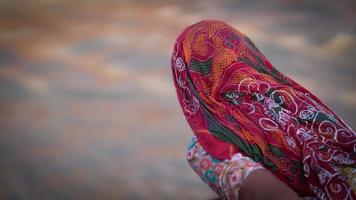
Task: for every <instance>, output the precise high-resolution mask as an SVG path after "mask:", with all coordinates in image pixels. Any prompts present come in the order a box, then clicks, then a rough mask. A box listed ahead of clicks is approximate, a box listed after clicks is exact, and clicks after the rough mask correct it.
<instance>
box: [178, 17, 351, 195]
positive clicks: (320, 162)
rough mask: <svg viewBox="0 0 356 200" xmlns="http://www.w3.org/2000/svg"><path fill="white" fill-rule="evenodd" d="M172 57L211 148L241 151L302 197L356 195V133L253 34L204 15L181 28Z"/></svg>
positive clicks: (202, 139)
mask: <svg viewBox="0 0 356 200" xmlns="http://www.w3.org/2000/svg"><path fill="white" fill-rule="evenodd" d="M171 63H172V73H173V80H174V84H175V87H176V91H177V95H178V99H179V103H180V105H181V107H182V110H183V113H184V115H185V117H186V119H187V121H188V123H189V125H190V126H191V128H192V130H193V132H194V134H195V135H196V136H197V138H198V141H199V143H200V144H201V145H202V147H203V148H204V150H205V151H206V152H207V153H208V154H209V155H211V156H212V157H214V158H216V159H220V160H224V159H231V157H232V156H233V155H235V154H236V153H237V152H239V153H241V154H243V155H244V156H248V157H250V158H252V159H253V160H254V161H256V162H259V163H260V164H261V165H263V166H264V167H265V168H266V169H268V170H270V171H271V172H273V173H274V175H276V176H277V177H278V178H279V179H280V180H282V181H284V182H285V183H287V184H288V185H289V186H290V187H291V188H292V189H294V190H295V191H296V192H298V193H299V194H300V195H302V196H303V195H315V196H317V197H318V198H319V199H355V192H356V191H355V189H354V188H355V187H354V185H355V182H356V181H355V180H354V176H353V175H352V173H351V172H353V171H355V166H356V133H355V132H354V131H353V130H352V129H351V128H350V127H348V126H347V125H346V124H345V123H344V122H343V121H342V119H340V118H339V117H338V116H337V115H335V114H334V113H333V111H332V110H330V109H329V108H328V107H327V106H326V105H324V104H323V103H322V102H321V101H320V100H319V99H318V98H317V97H315V96H314V95H313V94H311V93H310V92H309V91H308V90H306V89H305V88H304V87H302V86H301V85H299V84H298V83H296V82H295V81H293V80H292V79H290V78H288V77H286V76H284V75H283V74H281V73H280V72H279V71H278V70H277V69H276V68H275V67H274V66H273V65H272V64H271V63H270V62H269V61H268V60H267V58H266V57H265V56H264V55H263V54H262V53H261V52H260V51H259V50H258V49H257V47H256V46H255V45H254V44H253V43H252V41H251V40H250V39H248V37H247V36H245V35H244V34H242V33H241V32H239V31H237V30H235V29H234V28H232V27H230V26H229V25H227V24H225V23H224V22H221V21H201V22H199V23H196V24H194V25H192V26H190V27H188V28H187V29H185V30H184V31H183V32H182V33H181V34H180V35H179V37H178V38H177V40H176V43H175V45H174V51H173V55H172V58H171Z"/></svg>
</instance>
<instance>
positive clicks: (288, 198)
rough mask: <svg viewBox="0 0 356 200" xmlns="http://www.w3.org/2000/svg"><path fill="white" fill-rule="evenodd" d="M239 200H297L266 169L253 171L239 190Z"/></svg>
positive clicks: (295, 196) (283, 184)
mask: <svg viewBox="0 0 356 200" xmlns="http://www.w3.org/2000/svg"><path fill="white" fill-rule="evenodd" d="M240 199H241V200H251V199H253V200H279V199H280V200H297V199H298V195H297V193H295V192H294V191H293V190H292V189H290V188H289V187H288V186H287V185H286V184H285V183H283V182H282V181H280V180H279V179H278V178H276V177H275V176H274V175H273V174H272V173H271V172H269V171H268V170H266V169H258V170H255V171H253V172H252V173H251V174H250V175H249V176H248V177H247V178H246V180H245V181H244V182H243V184H242V185H241V189H240Z"/></svg>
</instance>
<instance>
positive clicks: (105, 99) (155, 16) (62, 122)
mask: <svg viewBox="0 0 356 200" xmlns="http://www.w3.org/2000/svg"><path fill="white" fill-rule="evenodd" d="M217 2H218V1H200V2H198V1H152V2H148V1H95V0H90V1H69V0H68V1H56V0H48V1H44V0H36V1H19V0H16V1H10V0H2V1H0V111H1V112H0V128H1V129H0V130H1V134H0V155H1V157H0V199H16V200H17V199H212V198H214V197H215V194H213V193H212V192H211V191H210V190H209V188H208V187H207V186H205V185H204V184H203V182H202V181H201V180H200V179H199V178H198V177H197V176H196V175H195V174H194V173H193V171H192V170H191V169H190V167H189V166H188V164H187V162H186V160H185V148H186V144H187V143H188V141H189V138H190V136H191V134H192V132H191V130H190V129H189V127H188V125H187V123H186V122H185V119H184V118H183V115H182V112H181V110H180V108H179V107H178V102H177V100H176V96H175V90H174V88H173V84H172V81H171V72H170V64H169V57H170V54H171V50H172V45H173V42H174V40H175V37H176V36H177V35H178V34H179V32H180V31H181V30H182V29H183V28H184V27H186V26H188V25H190V24H192V23H194V22H197V21H199V20H201V19H205V18H210V19H213V18H214V19H222V20H225V21H226V22H228V23H230V24H232V25H233V26H234V27H236V28H238V29H240V30H241V31H242V32H244V33H246V34H247V35H248V36H249V37H250V38H251V39H252V40H253V41H255V43H256V44H257V46H258V47H259V48H260V50H261V51H262V52H264V54H265V55H266V56H267V57H268V58H269V59H270V60H271V62H272V63H273V64H274V65H275V66H276V67H277V68H278V69H280V71H282V72H283V73H285V74H286V75H288V76H290V77H292V78H293V79H295V80H296V81H298V82H300V83H302V85H304V86H305V87H307V88H309V89H310V90H311V91H312V92H313V93H314V94H316V95H317V96H319V97H320V98H321V99H322V100H324V101H325V102H326V103H327V104H328V105H329V106H330V107H331V108H332V109H333V110H334V111H335V112H336V113H338V114H339V115H340V116H341V117H343V118H344V120H345V121H346V122H347V123H348V124H349V125H350V126H351V127H353V128H355V127H356V112H355V111H356V100H355V99H356V90H355V87H356V82H355V76H356V66H355V62H356V57H355V55H356V39H355V38H356V21H355V20H354V19H355V18H356V4H355V3H354V1H331V2H327V1H322V0H317V1H313V2H311V1H294V0H289V1H282V0H273V1H269V2H268V3H267V2H266V1H263V2H264V3H263V2H262V1H257V0H255V1H232V0H231V1H230V0H225V1H219V4H218V3H217Z"/></svg>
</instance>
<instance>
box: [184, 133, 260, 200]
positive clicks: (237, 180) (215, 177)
mask: <svg viewBox="0 0 356 200" xmlns="http://www.w3.org/2000/svg"><path fill="white" fill-rule="evenodd" d="M187 160H188V162H189V164H190V166H191V167H192V168H193V170H194V171H195V172H196V173H197V174H198V175H199V176H200V178H201V179H202V180H203V181H204V182H205V183H206V184H207V185H208V186H209V187H210V188H211V189H213V190H214V191H215V192H216V193H217V194H218V195H219V196H220V197H221V198H223V199H239V190H240V187H241V184H242V183H243V181H244V180H245V179H246V178H247V176H248V175H249V174H250V173H251V172H253V171H254V170H256V169H263V167H262V166H261V165H260V164H259V163H257V162H255V161H253V160H252V159H250V158H248V157H245V156H243V155H241V154H240V153H237V154H235V155H234V156H233V157H232V159H231V160H224V161H221V160H218V159H215V158H213V157H211V156H210V155H209V154H208V153H207V152H206V151H205V150H204V149H203V147H202V146H201V145H200V144H199V143H198V141H197V138H196V137H195V136H194V137H193V138H192V140H191V141H190V144H189V145H188V153H187Z"/></svg>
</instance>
